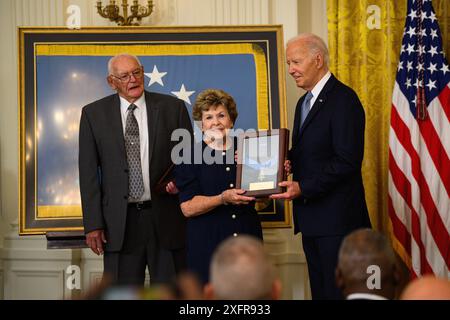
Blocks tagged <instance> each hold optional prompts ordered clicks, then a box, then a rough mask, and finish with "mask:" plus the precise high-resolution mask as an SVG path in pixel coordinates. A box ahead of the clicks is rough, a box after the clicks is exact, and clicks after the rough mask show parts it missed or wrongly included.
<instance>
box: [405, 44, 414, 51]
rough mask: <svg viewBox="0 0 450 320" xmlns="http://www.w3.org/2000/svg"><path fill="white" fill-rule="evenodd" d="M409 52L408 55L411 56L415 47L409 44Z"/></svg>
mask: <svg viewBox="0 0 450 320" xmlns="http://www.w3.org/2000/svg"><path fill="white" fill-rule="evenodd" d="M406 51H408V54H411V53H413V52H414V45H412V44H409V43H408V48H407V49H406Z"/></svg>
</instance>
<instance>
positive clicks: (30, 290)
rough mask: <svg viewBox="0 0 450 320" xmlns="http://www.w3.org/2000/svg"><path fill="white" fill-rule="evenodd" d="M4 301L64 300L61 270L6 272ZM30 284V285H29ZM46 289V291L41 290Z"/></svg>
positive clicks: (26, 269) (62, 272)
mask: <svg viewBox="0 0 450 320" xmlns="http://www.w3.org/2000/svg"><path fill="white" fill-rule="evenodd" d="M6 274H7V276H8V281H6V283H5V299H8V300H9V299H44V300H46V299H64V298H65V290H64V286H65V283H64V271H63V270H54V271H51V270H35V269H29V268H16V269H11V270H9V271H8V272H6ZM31 283H32V284H31ZM43 288H46V290H42V289H43Z"/></svg>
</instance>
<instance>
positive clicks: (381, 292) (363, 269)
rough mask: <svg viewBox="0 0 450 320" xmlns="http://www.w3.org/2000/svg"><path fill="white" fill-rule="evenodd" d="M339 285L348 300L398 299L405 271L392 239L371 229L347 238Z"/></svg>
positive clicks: (341, 254) (361, 230)
mask: <svg viewBox="0 0 450 320" xmlns="http://www.w3.org/2000/svg"><path fill="white" fill-rule="evenodd" d="M336 284H337V287H338V288H339V289H340V290H341V291H342V293H343V295H344V297H345V298H346V299H347V300H387V299H389V300H391V299H395V298H396V292H397V287H398V285H400V284H401V271H400V270H399V268H398V263H397V257H396V255H395V252H394V250H393V249H392V246H391V244H390V243H389V241H388V239H387V238H386V237H385V236H384V235H383V234H381V233H379V232H377V231H374V230H371V229H359V230H356V231H353V232H352V233H350V234H349V235H348V236H346V237H345V238H344V240H343V242H342V245H341V248H340V249H339V257H338V265H337V268H336Z"/></svg>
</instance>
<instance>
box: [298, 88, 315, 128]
mask: <svg viewBox="0 0 450 320" xmlns="http://www.w3.org/2000/svg"><path fill="white" fill-rule="evenodd" d="M312 97H313V94H312V93H311V91H308V93H307V94H306V97H305V100H303V103H302V109H301V114H300V128H301V127H302V126H303V123H305V119H306V117H307V116H308V113H309V110H310V109H311V99H312Z"/></svg>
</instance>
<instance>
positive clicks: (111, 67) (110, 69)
mask: <svg viewBox="0 0 450 320" xmlns="http://www.w3.org/2000/svg"><path fill="white" fill-rule="evenodd" d="M122 58H131V59H134V60H136V62H137V63H138V65H139V66H142V64H141V62H140V61H139V58H138V57H136V56H135V55H132V54H128V53H121V54H118V55H116V56H114V57H112V58H111V59H109V61H108V74H113V71H114V63H115V62H116V61H117V60H120V59H122Z"/></svg>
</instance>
